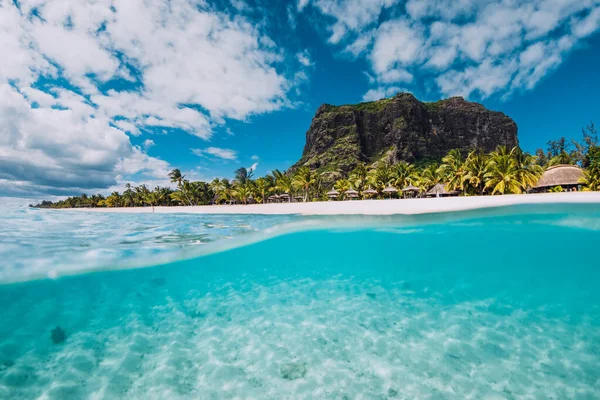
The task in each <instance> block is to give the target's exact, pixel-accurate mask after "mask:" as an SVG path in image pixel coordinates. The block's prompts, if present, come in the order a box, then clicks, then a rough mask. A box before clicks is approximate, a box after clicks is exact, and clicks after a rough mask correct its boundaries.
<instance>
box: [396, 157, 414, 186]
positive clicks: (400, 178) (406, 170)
mask: <svg viewBox="0 0 600 400" xmlns="http://www.w3.org/2000/svg"><path fill="white" fill-rule="evenodd" d="M392 171H393V174H394V179H395V180H394V185H395V186H396V187H398V188H400V190H402V188H403V187H405V186H408V185H411V184H412V183H413V182H414V181H415V180H416V179H415V166H414V165H412V164H409V163H407V162H406V161H400V162H399V163H397V164H395V165H394V166H393V167H392Z"/></svg>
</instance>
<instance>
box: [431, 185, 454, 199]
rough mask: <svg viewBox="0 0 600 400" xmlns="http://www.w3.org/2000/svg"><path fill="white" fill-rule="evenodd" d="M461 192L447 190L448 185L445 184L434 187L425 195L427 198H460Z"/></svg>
mask: <svg viewBox="0 0 600 400" xmlns="http://www.w3.org/2000/svg"><path fill="white" fill-rule="evenodd" d="M459 194H460V191H458V190H453V191H451V192H449V191H447V190H446V185H444V184H443V183H437V184H436V185H435V186H434V187H432V188H431V189H429V190H428V191H427V193H425V196H426V197H450V196H458V195H459Z"/></svg>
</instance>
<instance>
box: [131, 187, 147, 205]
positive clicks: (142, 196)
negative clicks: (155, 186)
mask: <svg viewBox="0 0 600 400" xmlns="http://www.w3.org/2000/svg"><path fill="white" fill-rule="evenodd" d="M148 192H150V190H149V189H148V186H146V185H145V184H144V185H140V186H136V187H135V198H136V202H137V203H139V204H144V203H145V202H146V196H147V194H148Z"/></svg>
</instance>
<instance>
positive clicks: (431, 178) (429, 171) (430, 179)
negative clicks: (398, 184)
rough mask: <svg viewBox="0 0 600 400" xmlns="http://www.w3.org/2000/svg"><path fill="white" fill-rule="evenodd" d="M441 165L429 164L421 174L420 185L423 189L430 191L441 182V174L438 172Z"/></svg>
mask: <svg viewBox="0 0 600 400" xmlns="http://www.w3.org/2000/svg"><path fill="white" fill-rule="evenodd" d="M438 170H439V166H438V165H437V164H429V165H428V166H427V167H425V168H424V169H423V170H422V171H421V174H420V177H419V178H420V179H419V185H417V186H419V187H420V188H421V190H423V191H425V192H426V191H428V190H429V189H431V188H432V187H434V186H435V185H437V184H438V183H440V181H441V179H440V174H439V173H438Z"/></svg>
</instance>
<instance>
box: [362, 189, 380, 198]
mask: <svg viewBox="0 0 600 400" xmlns="http://www.w3.org/2000/svg"><path fill="white" fill-rule="evenodd" d="M363 194H366V195H369V196H373V195H376V194H377V190H375V189H371V187H369V188H368V189H367V190H365V191H363Z"/></svg>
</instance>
